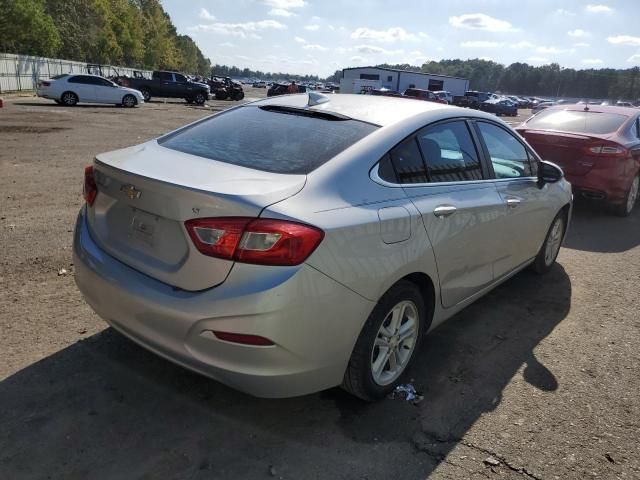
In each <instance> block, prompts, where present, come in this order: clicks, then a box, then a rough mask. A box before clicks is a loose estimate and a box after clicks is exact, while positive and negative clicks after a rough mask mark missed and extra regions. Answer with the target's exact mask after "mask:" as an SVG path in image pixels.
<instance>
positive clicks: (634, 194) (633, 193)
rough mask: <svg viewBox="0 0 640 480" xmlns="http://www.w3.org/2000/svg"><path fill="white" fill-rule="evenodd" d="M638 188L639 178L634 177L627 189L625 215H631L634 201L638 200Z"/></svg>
mask: <svg viewBox="0 0 640 480" xmlns="http://www.w3.org/2000/svg"><path fill="white" fill-rule="evenodd" d="M639 187H640V177H639V176H636V178H634V179H633V182H632V183H631V188H630V189H629V194H628V195H627V213H631V210H633V206H634V205H635V204H636V200H637V199H638V189H639Z"/></svg>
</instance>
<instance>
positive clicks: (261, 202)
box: [88, 141, 306, 291]
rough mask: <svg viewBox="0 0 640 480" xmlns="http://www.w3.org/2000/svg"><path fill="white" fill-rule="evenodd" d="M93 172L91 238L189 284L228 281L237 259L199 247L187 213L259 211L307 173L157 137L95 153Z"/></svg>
mask: <svg viewBox="0 0 640 480" xmlns="http://www.w3.org/2000/svg"><path fill="white" fill-rule="evenodd" d="M94 172H95V173H94V175H95V179H96V183H97V188H98V195H97V197H96V200H95V202H94V204H93V205H92V206H90V207H89V208H88V221H89V227H90V231H91V234H92V236H93V237H94V240H95V241H96V242H97V243H98V244H99V245H100V246H101V247H102V248H103V249H104V250H105V251H107V252H108V253H109V254H111V255H112V256H113V257H115V258H117V259H118V260H120V261H122V262H123V263H125V264H127V265H129V266H131V267H133V268H135V269H136V270H138V271H140V272H143V273H145V274H147V275H149V276H150V277H152V278H155V279H157V280H160V281H162V282H164V283H167V284H169V285H172V286H175V287H178V288H181V289H185V290H192V291H195V290H203V289H206V288H210V287H213V286H216V285H218V284H220V283H222V282H224V280H225V279H226V277H227V275H228V273H229V271H230V270H231V267H232V266H233V261H231V260H225V259H219V258H214V257H209V256H205V255H203V254H201V253H200V252H199V251H198V250H197V248H196V247H195V246H194V245H193V242H192V241H191V239H190V238H189V234H188V232H187V230H186V228H185V226H184V222H185V221H186V220H190V219H194V218H207V217H229V216H243V217H258V216H259V214H260V212H261V211H262V209H263V208H264V207H266V206H268V205H271V204H273V203H275V202H278V201H280V200H283V199H285V198H288V197H290V196H292V195H295V194H296V193H297V192H298V191H300V190H301V189H302V187H303V186H304V184H305V181H306V176H305V175H285V174H278V173H270V172H264V171H259V170H253V169H251V168H246V167H240V166H236V165H231V164H227V163H223V162H218V161H215V160H211V159H205V158H201V157H198V156H195V155H190V154H187V153H182V152H178V151H175V150H170V149H167V148H164V147H162V146H160V145H158V144H157V143H156V142H155V141H152V142H148V143H146V144H143V145H140V146H137V147H132V148H127V149H123V150H118V151H115V152H110V153H108V154H102V155H98V157H97V158H96V162H95V169H94Z"/></svg>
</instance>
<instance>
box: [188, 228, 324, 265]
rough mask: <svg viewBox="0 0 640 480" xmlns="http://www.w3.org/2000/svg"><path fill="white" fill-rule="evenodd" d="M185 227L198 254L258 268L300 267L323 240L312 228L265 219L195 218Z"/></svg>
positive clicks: (318, 231)
mask: <svg viewBox="0 0 640 480" xmlns="http://www.w3.org/2000/svg"><path fill="white" fill-rule="evenodd" d="M185 227H186V228H187V232H189V236H190V237H191V240H192V241H193V243H194V245H195V246H196V248H197V249H198V251H200V253H203V254H204V255H208V256H211V257H217V258H223V259H226V260H235V261H237V262H241V263H254V264H258V265H283V266H287V265H299V264H301V263H302V262H304V261H305V260H306V259H307V258H308V257H309V255H311V253H313V251H314V250H315V249H316V248H317V246H318V245H319V244H320V242H321V241H322V239H323V238H324V232H323V231H322V230H320V229H318V228H316V227H312V226H311V225H304V224H302V223H297V222H288V221H284V220H274V219H268V218H255V219H254V218H247V217H226V218H225V217H221V218H195V219H193V220H187V221H186V222H185Z"/></svg>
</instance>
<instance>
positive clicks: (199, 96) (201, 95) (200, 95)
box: [193, 93, 207, 105]
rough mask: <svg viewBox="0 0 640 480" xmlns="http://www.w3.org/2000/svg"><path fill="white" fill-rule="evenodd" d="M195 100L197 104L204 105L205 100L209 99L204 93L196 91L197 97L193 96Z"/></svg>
mask: <svg viewBox="0 0 640 480" xmlns="http://www.w3.org/2000/svg"><path fill="white" fill-rule="evenodd" d="M193 101H194V102H196V105H204V102H206V101H207V97H206V96H205V94H204V93H196V95H195V97H193Z"/></svg>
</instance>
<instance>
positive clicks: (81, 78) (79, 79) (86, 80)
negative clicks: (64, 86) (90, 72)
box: [68, 75, 93, 85]
mask: <svg viewBox="0 0 640 480" xmlns="http://www.w3.org/2000/svg"><path fill="white" fill-rule="evenodd" d="M68 82H69V83H81V84H84V85H92V84H93V82H92V78H91V77H89V76H87V75H76V76H75V77H71V78H70V79H69V80H68Z"/></svg>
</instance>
